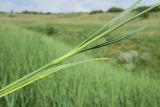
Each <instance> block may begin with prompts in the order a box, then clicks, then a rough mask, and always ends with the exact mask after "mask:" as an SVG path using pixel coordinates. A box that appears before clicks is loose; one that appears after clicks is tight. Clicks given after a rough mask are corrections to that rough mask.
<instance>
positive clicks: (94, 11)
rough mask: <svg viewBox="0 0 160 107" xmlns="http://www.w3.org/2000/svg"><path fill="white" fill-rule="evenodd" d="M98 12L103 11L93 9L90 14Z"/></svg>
mask: <svg viewBox="0 0 160 107" xmlns="http://www.w3.org/2000/svg"><path fill="white" fill-rule="evenodd" d="M97 13H103V11H102V10H93V11H91V12H90V13H89V14H97Z"/></svg>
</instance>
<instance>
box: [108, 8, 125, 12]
mask: <svg viewBox="0 0 160 107" xmlns="http://www.w3.org/2000/svg"><path fill="white" fill-rule="evenodd" d="M122 11H124V10H123V9H122V8H118V7H112V8H110V9H108V11H107V12H122Z"/></svg>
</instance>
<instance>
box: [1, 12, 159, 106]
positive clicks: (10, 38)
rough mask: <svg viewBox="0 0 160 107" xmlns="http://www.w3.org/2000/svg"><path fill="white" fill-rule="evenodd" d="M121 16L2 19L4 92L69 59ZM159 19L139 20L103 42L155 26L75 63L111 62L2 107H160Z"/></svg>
mask: <svg viewBox="0 0 160 107" xmlns="http://www.w3.org/2000/svg"><path fill="white" fill-rule="evenodd" d="M117 14H118V13H99V14H98V13H97V14H83V13H79V14H78V13H73V14H52V15H39V14H37V15H35V14H15V15H14V16H13V17H10V16H9V14H0V87H4V86H6V85H7V84H9V83H11V82H13V81H14V80H16V79H18V78H20V77H22V76H24V75H26V74H28V73H30V72H32V71H33V70H35V69H37V68H39V67H41V66H42V65H44V64H46V63H48V62H50V61H51V60H52V59H54V58H57V57H59V56H61V55H63V54H65V53H66V52H68V51H69V50H71V48H73V47H74V46H76V45H77V44H78V43H80V42H81V41H82V40H84V39H86V38H87V37H88V36H89V35H90V34H92V33H93V32H94V31H96V30H97V29H98V28H99V27H100V26H102V25H103V24H104V23H105V22H107V21H109V20H110V19H112V18H113V17H115V16H116V15H117ZM131 14H135V13H131ZM159 19H160V13H159V12H156V13H150V15H149V18H146V19H143V18H138V19H136V20H134V21H133V22H131V23H129V24H128V25H126V26H124V27H123V28H121V29H119V30H117V31H116V32H115V33H113V34H111V35H109V36H106V37H104V38H102V39H100V40H99V41H97V43H100V42H101V41H107V40H110V39H112V38H115V37H118V36H121V35H122V34H126V33H127V32H130V31H132V30H134V29H135V28H137V27H140V26H143V25H147V24H149V25H154V27H152V28H150V29H147V30H146V31H144V32H141V33H138V34H136V35H135V36H134V37H131V38H130V39H128V40H125V41H123V42H121V43H117V44H114V45H110V46H107V47H104V48H101V49H97V50H93V51H90V52H86V53H84V54H81V55H78V56H76V57H73V58H71V60H70V62H73V61H78V60H83V59H89V58H92V57H109V58H111V59H110V60H108V61H105V62H92V63H87V64H82V65H78V66H75V67H73V68H69V69H65V70H62V71H60V72H57V73H55V74H53V75H50V76H48V77H47V78H44V79H42V80H40V81H37V82H35V83H33V84H32V85H29V86H27V87H25V88H23V89H21V90H18V91H16V92H14V93H12V94H10V95H8V96H6V97H3V98H0V107H28V106H30V107H159V106H160V86H159V84H160V79H159V73H160V70H159V65H160V60H159V59H160V45H159V41H160V38H159V35H160V34H159V33H160V20H159ZM66 62H67V61H66ZM64 63H65V62H64Z"/></svg>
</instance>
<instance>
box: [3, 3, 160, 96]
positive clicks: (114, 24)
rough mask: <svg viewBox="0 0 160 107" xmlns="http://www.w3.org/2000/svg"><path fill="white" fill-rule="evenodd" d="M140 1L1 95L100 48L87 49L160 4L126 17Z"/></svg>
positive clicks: (14, 83) (5, 88)
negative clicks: (70, 60)
mask: <svg viewBox="0 0 160 107" xmlns="http://www.w3.org/2000/svg"><path fill="white" fill-rule="evenodd" d="M139 2H140V1H137V2H136V3H135V4H133V5H132V6H131V7H130V8H129V9H127V10H126V11H124V12H123V13H121V14H120V15H118V16H117V17H115V18H114V19H112V20H111V21H110V22H108V23H106V24H105V25H104V26H102V27H101V28H100V29H99V30H97V31H96V32H95V33H94V34H92V35H91V36H90V37H88V38H87V39H86V40H84V41H83V42H81V43H80V44H79V45H78V46H77V47H76V48H74V49H72V50H71V51H70V52H68V53H66V54H64V55H63V56H61V57H59V58H57V59H54V60H52V61H51V62H50V63H48V64H46V65H44V66H42V67H40V68H39V69H37V70H35V71H33V72H32V73H30V74H28V75H26V76H24V77H22V78H20V79H18V80H16V81H15V82H13V83H11V84H9V85H7V86H6V87H4V88H2V89H1V90H0V97H3V96H5V95H7V94H9V93H12V92H14V91H16V90H18V89H20V88H23V87H25V86H27V85H29V84H31V83H33V82H34V81H36V80H39V79H41V78H42V77H43V78H44V77H45V76H48V75H43V74H44V73H43V72H45V71H46V70H50V69H51V68H52V67H53V69H56V67H58V66H59V65H58V64H60V63H61V62H63V61H64V60H66V59H68V58H70V57H72V56H75V55H77V54H79V53H81V52H85V51H88V50H90V49H94V47H97V46H98V48H99V45H97V46H94V47H93V48H92V47H90V48H88V49H85V48H86V47H88V46H90V44H92V43H94V42H95V41H97V40H99V39H100V38H102V37H104V36H105V35H107V34H110V33H112V32H113V31H115V30H117V29H118V28H120V27H122V26H123V25H125V24H127V23H129V22H131V21H133V20H134V19H136V18H137V17H139V16H141V15H143V14H145V13H147V12H148V11H150V10H152V9H154V8H155V7H158V6H159V5H160V4H158V3H157V4H155V5H153V6H152V7H150V8H149V9H146V10H144V11H142V12H140V13H138V14H137V15H134V16H132V17H130V18H128V19H126V18H124V17H125V16H127V15H128V14H129V12H130V11H131V10H132V9H133V8H134V7H135V6H136V5H137V4H138V3H139ZM123 19H124V20H123ZM142 29H143V28H142ZM138 31H139V30H138ZM136 32H137V31H136ZM131 35H132V34H131ZM124 38H126V37H124ZM119 40H123V39H118V41H119ZM113 41H114V40H113ZM116 41H117V40H116ZM112 43H115V42H112ZM101 44H105V45H102V46H100V47H104V46H106V45H107V44H106V43H101ZM101 44H100V45H101Z"/></svg>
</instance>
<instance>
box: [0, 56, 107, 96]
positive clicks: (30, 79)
mask: <svg viewBox="0 0 160 107" xmlns="http://www.w3.org/2000/svg"><path fill="white" fill-rule="evenodd" d="M108 59H109V58H97V59H90V60H85V61H80V62H75V63H69V64H63V65H59V66H56V67H51V68H49V69H47V70H42V71H41V72H39V73H37V74H35V75H33V76H31V77H28V76H27V78H25V79H21V81H19V80H18V81H15V82H13V83H11V84H10V85H9V86H6V87H5V88H3V89H1V90H0V97H3V96H5V95H7V94H9V93H12V92H14V91H16V90H18V89H20V88H22V87H25V86H27V85H29V84H31V83H33V82H35V81H37V80H39V79H42V78H44V77H46V76H48V75H50V74H52V73H55V72H58V71H60V70H62V69H66V68H70V67H73V66H75V65H79V64H83V63H88V62H91V61H105V60H108ZM15 83H16V84H15Z"/></svg>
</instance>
